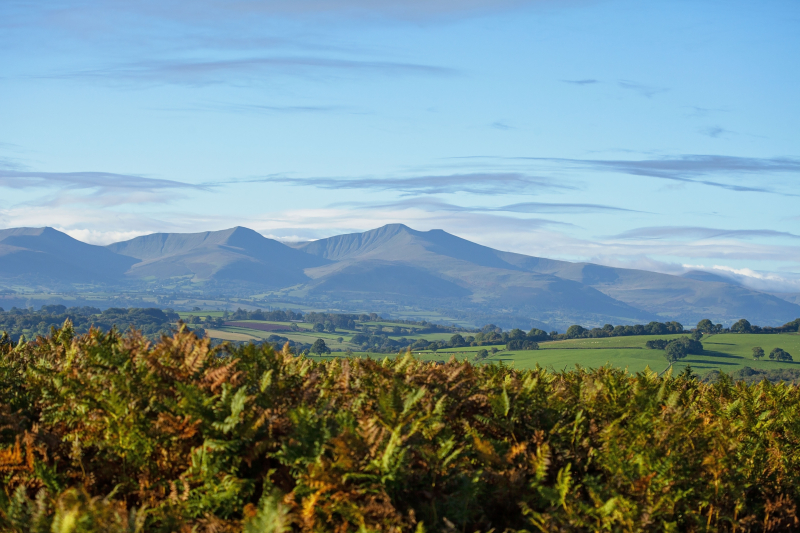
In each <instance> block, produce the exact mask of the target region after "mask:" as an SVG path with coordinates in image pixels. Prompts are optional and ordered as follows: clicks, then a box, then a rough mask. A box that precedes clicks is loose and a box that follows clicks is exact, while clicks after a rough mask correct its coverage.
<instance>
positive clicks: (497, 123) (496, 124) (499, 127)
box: [492, 120, 514, 131]
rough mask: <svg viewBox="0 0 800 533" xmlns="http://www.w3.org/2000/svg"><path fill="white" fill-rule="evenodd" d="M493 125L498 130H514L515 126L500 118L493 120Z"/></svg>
mask: <svg viewBox="0 0 800 533" xmlns="http://www.w3.org/2000/svg"><path fill="white" fill-rule="evenodd" d="M492 127H493V128H494V129H496V130H503V131H507V130H513V129H514V126H509V125H508V124H506V123H505V122H503V121H502V120H498V121H495V122H492Z"/></svg>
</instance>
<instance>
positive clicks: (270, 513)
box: [0, 323, 800, 533]
mask: <svg viewBox="0 0 800 533" xmlns="http://www.w3.org/2000/svg"><path fill="white" fill-rule="evenodd" d="M799 408H800V396H799V395H798V389H797V388H796V387H793V386H786V385H783V384H781V385H772V384H770V383H768V382H762V383H758V384H755V385H746V384H743V383H737V384H733V383H732V382H731V381H730V380H729V379H726V378H725V377H724V376H723V377H722V379H720V380H719V381H718V382H717V383H715V384H704V383H700V382H698V381H696V380H693V379H689V378H687V377H685V376H681V377H671V376H669V375H667V376H665V377H658V376H657V374H655V373H653V372H644V373H640V374H636V375H630V374H627V373H626V372H624V371H622V370H617V369H612V368H607V367H603V368H599V369H594V370H587V369H582V368H577V369H575V370H573V371H569V372H560V373H553V372H548V371H546V370H544V369H540V368H537V369H534V370H529V371H519V370H515V369H513V368H510V367H507V366H502V365H483V366H473V365H471V364H470V363H468V362H456V361H455V360H451V361H450V362H448V363H447V364H445V365H434V364H430V363H425V362H421V361H418V360H416V359H414V358H413V357H412V356H411V355H410V354H409V355H406V356H405V357H399V358H396V359H385V360H383V361H376V360H371V359H333V360H330V361H327V362H319V361H312V360H309V359H308V358H304V357H296V356H295V355H293V354H292V353H290V350H289V349H288V347H286V348H285V349H284V350H283V351H281V352H278V351H274V350H273V349H271V348H269V347H268V346H263V347H256V346H253V345H250V346H243V347H231V346H221V347H217V348H214V349H212V348H211V347H210V345H209V341H208V340H206V339H197V338H196V337H195V336H194V334H192V333H190V332H188V331H180V332H178V333H176V334H175V335H174V336H172V337H163V338H162V339H161V340H160V342H158V343H156V344H153V343H151V342H150V341H148V340H147V339H146V338H144V337H143V336H141V335H140V334H137V333H135V332H132V333H128V334H126V335H120V334H119V333H117V332H115V331H112V332H110V333H103V332H101V331H98V330H92V331H90V332H89V333H87V334H85V335H82V336H75V335H74V334H73V331H72V327H71V324H69V323H66V324H65V325H64V327H63V328H61V329H59V330H57V331H55V332H54V333H53V334H52V335H51V336H49V337H46V338H45V337H40V338H38V339H36V340H35V341H31V342H28V343H25V344H20V345H19V346H13V345H11V344H3V345H0V482H2V491H0V529H1V530H2V531H19V532H23V531H24V532H29V531H34V532H38V531H42V532H44V531H55V532H58V533H67V532H71V531H74V532H78V531H80V532H93V531H97V532H101V531H102V532H123V531H124V532H135V531H147V532H150V531H153V532H167V531H185V532H189V531H197V532H227V531H231V532H233V531H245V532H248V533H255V532H268V531H269V532H279V531H292V530H294V531H309V532H310V531H336V532H346V531H387V532H392V531H397V532H399V531H423V530H427V531H489V530H495V531H503V530H528V531H535V530H541V531H600V530H609V531H709V530H714V531H791V530H797V529H799V528H800V526H798V522H797V518H796V509H797V503H798V498H800V492H799V491H800V479H798V477H800V447H799V445H800V416H798V415H800V413H798V409H799Z"/></svg>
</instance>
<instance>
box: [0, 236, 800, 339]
mask: <svg viewBox="0 0 800 533" xmlns="http://www.w3.org/2000/svg"><path fill="white" fill-rule="evenodd" d="M698 278H699V279H698ZM25 280H28V281H30V282H31V283H32V284H34V285H35V286H37V287H46V286H48V284H50V285H52V286H56V287H64V286H66V285H69V284H70V283H72V284H75V283H92V282H102V283H104V284H106V285H109V286H117V287H122V286H125V287H150V286H153V287H157V286H161V285H163V284H175V283H178V284H180V283H188V284H189V285H187V286H191V287H207V288H211V289H214V290H216V291H218V292H221V293H224V292H225V291H231V290H233V291H238V292H237V294H238V293H241V292H242V291H244V293H250V294H257V293H261V294H264V291H266V293H267V294H271V292H270V291H273V292H274V291H278V292H277V293H276V294H278V293H280V294H283V295H285V296H291V297H293V298H297V299H300V300H301V301H305V300H308V301H314V302H317V303H318V304H319V305H320V306H329V307H332V308H344V307H347V306H352V305H355V304H354V302H361V303H360V304H358V305H360V306H362V307H363V306H365V305H366V306H367V307H370V306H373V307H374V306H378V305H389V304H392V302H394V303H393V304H392V305H399V306H401V307H402V306H417V307H419V308H424V309H440V310H442V309H443V310H447V309H451V310H452V311H453V312H461V311H464V310H466V311H469V312H470V313H483V312H485V314H488V315H491V316H527V317H529V318H530V319H531V320H532V321H537V323H545V324H551V325H553V326H554V327H555V326H557V327H563V326H564V325H569V324H572V323H582V324H587V325H591V324H602V323H605V322H608V323H615V324H618V323H634V322H647V321H650V320H666V319H669V320H679V321H684V322H686V323H692V322H693V321H696V320H699V319H700V318H705V317H709V318H712V319H713V320H714V321H718V322H727V323H730V322H732V321H734V320H738V319H739V318H748V320H751V321H753V322H754V323H755V322H759V323H762V324H764V325H780V324H782V323H784V322H786V321H790V320H793V319H794V318H796V317H797V316H800V305H798V304H797V303H794V302H792V301H789V300H787V299H782V298H780V297H778V296H776V295H773V294H768V293H762V292H758V291H754V290H751V289H748V288H746V287H743V286H741V285H739V284H737V283H735V282H733V281H732V280H726V279H724V278H722V277H721V276H716V275H715V274H713V273H703V272H699V273H697V272H695V273H692V272H689V273H686V275H683V276H674V275H669V274H661V273H657V272H650V271H645V270H636V269H625V268H617V267H608V266H603V265H597V264H593V263H572V262H568V261H559V260H554V259H547V258H542V257H535V256H528V255H524V254H518V253H515V252H506V251H500V250H496V249H494V248H490V247H488V246H484V245H481V244H477V243H474V242H471V241H468V240H466V239H463V238H461V237H458V236H456V235H452V234H450V233H447V232H445V231H443V230H429V231H418V230H415V229H412V228H410V227H408V226H406V225H404V224H388V225H386V226H383V227H381V228H376V229H373V230H369V231H366V232H361V233H350V234H343V235H336V236H332V237H329V238H327V239H319V240H317V241H310V242H305V243H293V244H292V245H291V246H289V245H287V244H285V243H281V242H280V241H277V240H274V239H269V238H267V237H264V236H263V235H261V234H260V233H258V232H256V231H254V230H251V229H248V228H245V227H240V226H237V227H233V228H228V229H225V230H219V231H207V232H196V233H154V234H150V235H144V236H141V237H136V238H134V239H130V240H127V241H122V242H118V243H113V244H110V245H108V246H95V245H91V244H87V243H83V242H81V241H78V240H76V239H73V238H72V237H70V236H68V235H66V234H64V233H62V232H59V231H58V230H55V229H53V228H12V229H8V230H0V286H2V285H3V284H5V285H9V286H10V285H13V284H14V283H19V282H21V281H25ZM304 299H305V300H304ZM315 305H316V304H315Z"/></svg>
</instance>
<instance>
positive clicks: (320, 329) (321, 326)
mask: <svg viewBox="0 0 800 533" xmlns="http://www.w3.org/2000/svg"><path fill="white" fill-rule="evenodd" d="M312 329H313V330H314V331H316V332H317V333H322V332H323V331H325V324H322V323H320V322H317V323H316V324H314V327H313V328H312Z"/></svg>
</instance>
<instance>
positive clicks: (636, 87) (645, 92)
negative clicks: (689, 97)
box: [617, 80, 669, 98]
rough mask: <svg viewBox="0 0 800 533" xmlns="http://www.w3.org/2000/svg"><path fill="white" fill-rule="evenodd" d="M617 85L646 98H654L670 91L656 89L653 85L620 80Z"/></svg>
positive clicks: (663, 88)
mask: <svg viewBox="0 0 800 533" xmlns="http://www.w3.org/2000/svg"><path fill="white" fill-rule="evenodd" d="M617 84H618V85H619V86H620V87H622V88H623V89H627V90H629V91H634V92H636V93H638V94H639V95H641V96H644V97H645V98H652V97H653V96H655V95H657V94H659V93H663V92H667V91H668V90H669V89H667V88H665V87H654V86H652V85H644V84H642V83H637V82H635V81H630V80H619V81H618V82H617Z"/></svg>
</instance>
